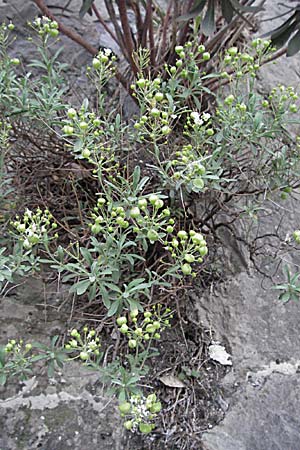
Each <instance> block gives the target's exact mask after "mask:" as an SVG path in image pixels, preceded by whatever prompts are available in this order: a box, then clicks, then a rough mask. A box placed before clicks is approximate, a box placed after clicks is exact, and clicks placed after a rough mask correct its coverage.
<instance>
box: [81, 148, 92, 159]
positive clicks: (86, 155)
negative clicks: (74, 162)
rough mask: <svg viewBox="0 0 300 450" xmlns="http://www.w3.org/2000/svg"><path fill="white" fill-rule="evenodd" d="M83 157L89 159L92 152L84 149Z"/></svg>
mask: <svg viewBox="0 0 300 450" xmlns="http://www.w3.org/2000/svg"><path fill="white" fill-rule="evenodd" d="M81 156H83V158H86V159H88V158H89V157H90V156H91V152H90V150H89V149H88V148H84V149H83V150H82V152H81Z"/></svg>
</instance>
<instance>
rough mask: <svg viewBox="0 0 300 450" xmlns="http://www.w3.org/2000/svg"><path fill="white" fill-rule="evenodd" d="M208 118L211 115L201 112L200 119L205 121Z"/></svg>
mask: <svg viewBox="0 0 300 450" xmlns="http://www.w3.org/2000/svg"><path fill="white" fill-rule="evenodd" d="M210 118H211V115H210V114H209V113H203V114H202V119H203V120H204V122H207V121H208V120H209V119H210Z"/></svg>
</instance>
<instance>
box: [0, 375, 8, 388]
mask: <svg viewBox="0 0 300 450" xmlns="http://www.w3.org/2000/svg"><path fill="white" fill-rule="evenodd" d="M6 379H7V378H6V375H5V373H0V386H4V385H5V383H6Z"/></svg>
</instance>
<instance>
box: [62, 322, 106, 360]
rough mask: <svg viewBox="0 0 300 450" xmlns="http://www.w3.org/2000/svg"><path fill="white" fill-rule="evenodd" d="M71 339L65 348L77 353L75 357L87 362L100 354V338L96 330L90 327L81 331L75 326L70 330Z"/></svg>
mask: <svg viewBox="0 0 300 450" xmlns="http://www.w3.org/2000/svg"><path fill="white" fill-rule="evenodd" d="M70 336H71V339H70V340H69V342H68V343H67V344H66V345H65V349H66V350H68V351H72V353H77V356H75V357H74V359H77V358H80V359H81V360H82V361H84V362H85V363H87V362H89V361H91V360H92V359H93V357H95V356H96V357H97V356H99V355H100V350H99V349H100V347H101V344H100V339H99V337H98V336H97V335H96V331H95V330H89V329H88V327H84V328H83V333H80V332H79V331H78V330H76V329H75V328H74V329H73V330H71V331H70Z"/></svg>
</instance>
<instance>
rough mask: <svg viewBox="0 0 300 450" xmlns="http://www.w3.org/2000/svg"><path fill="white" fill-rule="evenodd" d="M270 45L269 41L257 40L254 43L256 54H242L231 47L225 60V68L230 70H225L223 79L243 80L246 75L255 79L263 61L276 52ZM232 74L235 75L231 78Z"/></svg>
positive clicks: (226, 53)
mask: <svg viewBox="0 0 300 450" xmlns="http://www.w3.org/2000/svg"><path fill="white" fill-rule="evenodd" d="M270 44H271V42H270V41H269V40H262V39H255V40H254V41H253V42H252V48H253V50H254V54H250V53H247V52H241V51H239V49H238V48H237V47H230V48H229V49H227V51H226V52H225V55H224V58H223V63H224V66H225V67H228V69H227V70H224V71H223V72H222V73H221V76H222V77H223V78H230V77H231V78H232V77H235V78H237V79H241V78H243V76H244V75H245V74H250V76H251V77H252V78H255V77H256V72H257V71H258V70H259V68H260V66H261V61H262V59H263V58H265V57H266V55H267V54H269V53H271V52H273V51H274V50H275V49H274V48H272V47H271V46H270ZM252 53H253V52H252ZM230 73H233V75H232V76H231V75H230Z"/></svg>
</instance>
